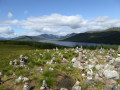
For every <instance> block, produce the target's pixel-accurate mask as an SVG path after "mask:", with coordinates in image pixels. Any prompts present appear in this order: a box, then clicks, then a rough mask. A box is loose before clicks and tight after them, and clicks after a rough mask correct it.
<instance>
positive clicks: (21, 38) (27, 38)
mask: <svg viewBox="0 0 120 90" xmlns="http://www.w3.org/2000/svg"><path fill="white" fill-rule="evenodd" d="M73 35H76V33H71V34H68V35H65V36H57V35H53V34H41V35H38V36H19V37H16V38H13V39H12V40H17V41H39V40H47V39H50V40H57V39H63V38H67V37H70V36H73Z"/></svg>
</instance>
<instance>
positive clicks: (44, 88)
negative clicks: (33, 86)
mask: <svg viewBox="0 0 120 90" xmlns="http://www.w3.org/2000/svg"><path fill="white" fill-rule="evenodd" d="M40 90H49V87H48V86H47V83H46V81H45V80H43V84H42V86H41V87H40Z"/></svg>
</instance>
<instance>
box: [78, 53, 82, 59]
mask: <svg viewBox="0 0 120 90" xmlns="http://www.w3.org/2000/svg"><path fill="white" fill-rule="evenodd" d="M78 59H79V60H82V52H79V57H78Z"/></svg>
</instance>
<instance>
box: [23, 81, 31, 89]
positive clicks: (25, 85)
mask: <svg viewBox="0 0 120 90" xmlns="http://www.w3.org/2000/svg"><path fill="white" fill-rule="evenodd" d="M23 90H30V86H29V84H28V83H27V82H26V83H25V84H24V87H23Z"/></svg>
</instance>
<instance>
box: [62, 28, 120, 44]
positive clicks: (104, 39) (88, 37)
mask: <svg viewBox="0 0 120 90" xmlns="http://www.w3.org/2000/svg"><path fill="white" fill-rule="evenodd" d="M63 41H73V42H88V43H103V44H120V27H113V28H110V29H107V30H103V31H91V32H85V33H79V34H76V35H74V36H72V37H69V38H66V39H63Z"/></svg>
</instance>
